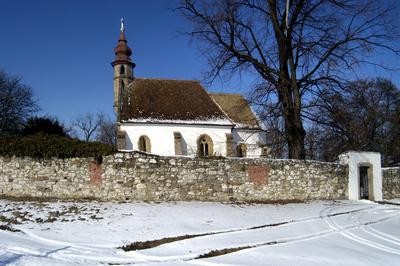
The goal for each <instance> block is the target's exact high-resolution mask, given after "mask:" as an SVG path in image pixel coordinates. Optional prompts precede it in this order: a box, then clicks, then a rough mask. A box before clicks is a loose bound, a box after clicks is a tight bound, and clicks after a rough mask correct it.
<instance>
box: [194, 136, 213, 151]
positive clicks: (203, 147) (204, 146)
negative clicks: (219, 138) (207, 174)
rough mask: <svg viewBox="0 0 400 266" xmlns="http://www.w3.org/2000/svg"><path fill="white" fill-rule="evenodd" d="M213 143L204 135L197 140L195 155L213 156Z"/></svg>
mask: <svg viewBox="0 0 400 266" xmlns="http://www.w3.org/2000/svg"><path fill="white" fill-rule="evenodd" d="M213 148H214V147H213V142H212V139H211V138H210V136H208V135H206V134H204V135H201V136H200V137H199V138H198V139H197V154H198V155H199V156H210V155H213Z"/></svg>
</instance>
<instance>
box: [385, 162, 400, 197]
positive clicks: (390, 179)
mask: <svg viewBox="0 0 400 266" xmlns="http://www.w3.org/2000/svg"><path fill="white" fill-rule="evenodd" d="M382 175H383V179H382V190H383V198H384V199H395V198H400V167H390V168H382Z"/></svg>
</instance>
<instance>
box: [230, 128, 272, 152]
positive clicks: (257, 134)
mask: <svg viewBox="0 0 400 266" xmlns="http://www.w3.org/2000/svg"><path fill="white" fill-rule="evenodd" d="M232 136H233V141H234V142H235V143H236V144H237V145H238V144H240V143H244V144H246V147H247V157H260V156H261V155H262V147H260V145H264V144H265V143H266V139H265V134H264V133H263V132H262V131H257V130H250V129H238V128H235V129H233V131H232Z"/></svg>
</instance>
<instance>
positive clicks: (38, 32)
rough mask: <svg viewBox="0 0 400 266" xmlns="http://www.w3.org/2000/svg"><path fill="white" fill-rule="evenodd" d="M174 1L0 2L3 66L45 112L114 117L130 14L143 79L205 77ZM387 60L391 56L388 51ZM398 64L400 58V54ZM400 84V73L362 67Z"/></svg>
mask: <svg viewBox="0 0 400 266" xmlns="http://www.w3.org/2000/svg"><path fill="white" fill-rule="evenodd" d="M174 3H176V1H162V0H146V1H132V0H119V1H106V0H97V1H95V0H85V1H78V0H68V1H66V0H57V1H54V0H35V1H31V0H25V1H22V0H13V1H10V0H4V1H2V4H1V16H0V32H1V34H2V38H1V42H0V68H2V69H4V70H6V71H7V72H8V73H10V74H17V75H21V76H22V77H23V81H24V82H25V83H27V84H29V85H31V86H32V87H33V89H34V94H35V96H36V98H38V100H39V104H40V106H41V108H42V111H41V113H40V114H43V115H51V116H56V117H58V118H59V119H60V120H61V121H63V122H65V123H69V122H70V121H71V119H73V118H75V117H76V116H77V115H79V114H80V113H84V112H96V111H103V112H106V113H108V114H110V115H111V114H112V112H113V111H112V101H113V95H112V93H113V90H112V73H113V72H112V67H111V65H110V62H111V61H112V60H113V58H114V53H113V48H114V47H115V45H116V43H117V40H118V34H119V21H120V18H121V17H124V19H125V27H126V36H127V38H128V41H129V46H130V47H131V48H132V50H133V56H132V59H133V61H134V62H135V63H136V68H135V75H136V76H138V77H153V78H174V79H200V80H201V79H202V77H203V76H202V72H203V71H205V70H207V64H206V62H205V60H204V59H203V58H202V57H201V55H200V53H199V52H198V49H197V45H196V44H195V43H193V44H190V42H189V40H188V39H186V38H184V37H182V36H179V34H178V33H179V31H180V30H184V29H185V28H186V27H188V26H189V25H187V24H186V22H185V21H184V20H183V19H182V18H181V17H180V16H179V14H177V13H174V12H172V11H171V8H172V7H174ZM381 58H382V61H385V60H388V61H393V60H394V59H393V57H389V56H387V55H383V56H382V57H381ZM396 61H397V62H398V61H399V60H398V58H397V59H396ZM360 73H361V76H363V75H364V76H376V75H382V76H386V77H389V78H391V79H392V80H393V81H394V82H395V83H396V84H397V85H398V86H399V85H400V79H399V72H398V71H395V72H386V71H383V70H379V69H373V68H364V69H362V71H361V72H360ZM250 85H251V78H250V77H249V76H242V77H240V78H235V79H234V80H233V81H230V82H221V81H216V82H215V83H214V84H213V85H212V86H211V87H210V88H209V89H210V90H211V91H224V92H234V91H236V92H241V93H245V92H246V91H247V89H248V88H249V87H250Z"/></svg>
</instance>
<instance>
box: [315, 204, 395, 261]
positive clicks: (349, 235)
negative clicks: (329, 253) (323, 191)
mask: <svg viewBox="0 0 400 266" xmlns="http://www.w3.org/2000/svg"><path fill="white" fill-rule="evenodd" d="M390 209H396V210H398V208H390ZM382 210H388V209H381V210H380V211H382ZM328 212H329V210H328ZM399 215H400V213H395V214H390V215H386V216H383V218H379V219H377V220H370V221H366V222H364V223H362V222H361V218H360V217H358V225H357V224H356V225H355V224H350V225H346V226H340V225H339V224H338V223H336V222H335V221H334V220H333V219H332V216H329V215H326V216H324V218H323V220H325V222H326V223H327V224H328V226H329V227H330V228H332V230H334V231H335V232H338V233H340V234H341V235H343V236H344V237H346V238H348V239H350V240H353V241H355V242H358V243H360V244H364V245H367V246H370V247H372V248H376V249H379V250H382V251H386V252H390V253H393V254H396V255H400V249H394V248H391V247H388V246H386V245H384V244H380V243H377V242H373V241H371V240H368V239H366V238H364V237H361V236H357V235H356V234H354V233H352V232H350V229H355V228H361V227H362V226H368V225H371V224H375V223H379V222H384V221H387V220H389V219H392V218H394V217H396V216H399Z"/></svg>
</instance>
